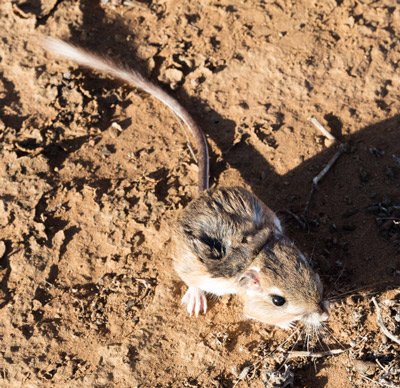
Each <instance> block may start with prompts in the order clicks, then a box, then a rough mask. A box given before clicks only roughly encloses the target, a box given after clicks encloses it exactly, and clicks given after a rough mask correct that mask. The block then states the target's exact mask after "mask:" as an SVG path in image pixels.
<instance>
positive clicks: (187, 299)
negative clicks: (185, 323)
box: [182, 286, 207, 317]
mask: <svg viewBox="0 0 400 388" xmlns="http://www.w3.org/2000/svg"><path fill="white" fill-rule="evenodd" d="M182 304H186V305H187V311H188V313H189V314H190V316H192V313H195V315H196V317H197V316H198V315H199V312H200V311H203V313H204V314H205V313H206V311H207V297H206V294H205V292H204V291H203V290H201V289H200V288H198V287H193V286H190V287H189V288H188V290H187V291H186V294H185V295H184V296H183V298H182Z"/></svg>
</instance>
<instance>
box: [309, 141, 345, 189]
mask: <svg viewBox="0 0 400 388" xmlns="http://www.w3.org/2000/svg"><path fill="white" fill-rule="evenodd" d="M346 149H347V145H346V144H340V146H339V149H338V150H337V151H336V153H335V155H333V156H332V158H331V160H330V161H329V162H328V164H327V165H326V166H325V167H324V168H323V170H322V171H321V172H320V173H319V174H318V175H317V176H316V177H315V178H314V179H313V184H314V185H315V186H317V185H318V183H319V182H320V180H321V179H322V178H323V177H324V176H325V175H326V173H327V172H328V171H329V170H330V169H331V167H332V166H333V165H334V164H335V162H336V161H337V160H338V159H339V158H340V156H341V155H342V154H343V153H344V152H345V151H346Z"/></svg>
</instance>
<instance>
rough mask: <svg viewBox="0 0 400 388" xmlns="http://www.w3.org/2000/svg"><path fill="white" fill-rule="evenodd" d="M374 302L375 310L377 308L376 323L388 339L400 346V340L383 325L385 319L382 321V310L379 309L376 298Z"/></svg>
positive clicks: (373, 299)
mask: <svg viewBox="0 0 400 388" xmlns="http://www.w3.org/2000/svg"><path fill="white" fill-rule="evenodd" d="M372 302H373V303H374V305H375V308H376V321H377V322H378V325H379V326H380V328H381V329H382V331H383V332H384V334H385V335H386V337H388V338H390V339H391V340H392V341H394V342H396V343H397V344H399V345H400V339H399V338H397V337H396V336H395V335H394V334H392V333H391V332H390V331H389V330H388V329H387V327H386V326H385V324H384V323H383V319H382V315H381V308H380V307H379V305H378V302H377V301H376V299H375V297H373V298H372Z"/></svg>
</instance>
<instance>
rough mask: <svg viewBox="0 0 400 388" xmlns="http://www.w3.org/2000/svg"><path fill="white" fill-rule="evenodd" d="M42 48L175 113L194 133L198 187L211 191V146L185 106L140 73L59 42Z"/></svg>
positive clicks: (48, 41) (45, 40) (45, 42)
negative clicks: (124, 84)
mask: <svg viewBox="0 0 400 388" xmlns="http://www.w3.org/2000/svg"><path fill="white" fill-rule="evenodd" d="M43 46H44V48H46V49H47V50H48V51H50V52H53V53H54V54H58V55H60V56H63V57H65V58H67V59H70V60H72V61H74V62H77V63H79V64H80V65H83V66H86V67H89V68H92V69H95V70H98V71H100V72H102V73H106V74H109V75H112V76H113V77H115V78H119V79H121V80H123V81H126V82H128V83H130V84H132V85H134V86H136V87H138V88H140V89H142V90H144V91H145V92H147V93H149V94H150V95H152V96H153V97H155V98H157V99H158V100H160V101H161V102H162V103H164V104H165V105H167V106H168V107H169V108H170V109H171V110H172V112H174V113H175V114H176V115H177V116H179V117H180V118H181V119H182V120H183V122H184V123H185V124H186V125H187V127H188V128H189V130H190V131H191V133H192V135H193V137H194V139H195V141H196V146H197V153H198V160H199V178H198V180H199V181H198V187H199V191H203V190H207V189H208V187H209V160H208V146H207V140H206V138H205V136H204V133H203V131H202V130H201V129H200V127H199V126H198V125H197V124H196V123H195V121H194V120H193V118H192V116H191V115H190V114H189V112H188V111H187V110H186V109H185V108H183V107H182V105H181V104H180V103H179V102H178V101H177V100H176V99H175V98H173V97H171V96H170V95H169V94H168V93H166V92H165V91H164V90H163V89H161V88H160V87H159V86H156V85H154V84H153V83H152V82H150V81H149V80H147V79H145V78H144V77H143V76H142V75H141V74H140V73H138V72H137V71H135V70H133V69H128V68H125V67H124V66H122V65H117V64H116V63H114V62H113V61H111V60H110V59H108V58H101V57H99V56H97V55H95V54H93V53H90V52H88V51H86V50H83V49H81V48H78V47H75V46H73V45H71V44H68V43H66V42H63V41H61V40H58V39H54V38H50V37H44V38H43Z"/></svg>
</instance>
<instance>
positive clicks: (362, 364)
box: [354, 360, 376, 376]
mask: <svg viewBox="0 0 400 388" xmlns="http://www.w3.org/2000/svg"><path fill="white" fill-rule="evenodd" d="M354 369H355V370H356V371H357V372H360V373H363V374H365V375H367V376H372V375H373V374H374V373H375V371H376V364H375V363H373V362H371V361H362V360H355V361H354Z"/></svg>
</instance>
